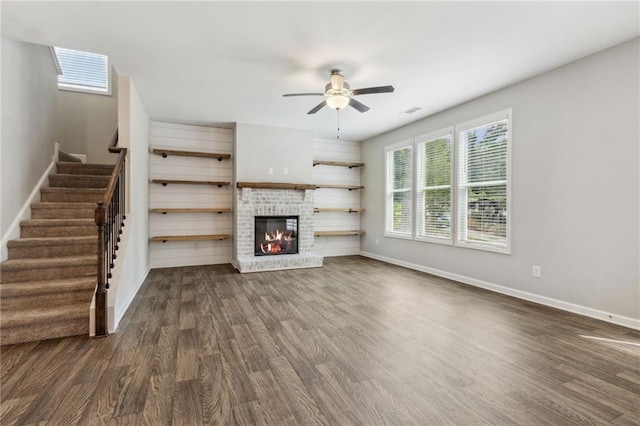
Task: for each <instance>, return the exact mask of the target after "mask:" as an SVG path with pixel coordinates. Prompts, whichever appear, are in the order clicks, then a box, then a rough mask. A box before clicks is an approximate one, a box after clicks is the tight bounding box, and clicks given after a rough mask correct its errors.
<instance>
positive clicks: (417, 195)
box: [413, 126, 457, 246]
mask: <svg viewBox="0 0 640 426" xmlns="http://www.w3.org/2000/svg"><path fill="white" fill-rule="evenodd" d="M447 136H449V137H450V138H451V164H450V166H449V173H451V179H450V184H449V185H448V186H449V191H450V199H451V218H450V221H449V226H450V236H449V237H448V238H446V237H431V236H424V235H419V233H418V232H419V230H420V229H423V228H424V217H425V212H424V201H423V197H424V193H425V190H426V189H427V187H424V186H422V182H418V179H419V178H420V173H421V170H422V169H423V168H424V164H423V160H424V159H423V156H422V154H421V153H422V145H423V144H425V143H426V142H429V141H432V140H434V139H440V138H444V137H447ZM414 145H415V147H414V152H415V155H414V156H415V163H416V164H415V169H414V170H415V176H414V182H415V183H414V185H415V191H414V203H415V212H414V224H415V226H414V229H413V234H414V239H415V240H416V241H424V242H429V243H436V244H445V245H450V246H451V245H453V240H454V236H455V233H456V227H455V218H456V216H457V215H456V208H455V207H456V197H455V191H454V190H455V173H454V169H455V167H454V164H455V159H456V149H455V147H456V138H455V133H454V126H449V127H447V128H444V129H441V130H436V131H435V132H430V133H427V134H424V135H420V136H418V137H416V138H415V140H414ZM430 189H435V188H433V187H431V188H430Z"/></svg>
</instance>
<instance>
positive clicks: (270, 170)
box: [267, 167, 273, 175]
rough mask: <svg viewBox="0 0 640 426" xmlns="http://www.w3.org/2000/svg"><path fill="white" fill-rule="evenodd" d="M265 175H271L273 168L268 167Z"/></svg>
mask: <svg viewBox="0 0 640 426" xmlns="http://www.w3.org/2000/svg"><path fill="white" fill-rule="evenodd" d="M267 173H269V174H270V175H272V174H273V167H269V168H268V169H267Z"/></svg>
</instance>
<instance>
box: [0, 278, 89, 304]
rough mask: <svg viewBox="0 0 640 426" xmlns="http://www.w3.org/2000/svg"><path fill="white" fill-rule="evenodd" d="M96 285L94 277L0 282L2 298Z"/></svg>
mask: <svg viewBox="0 0 640 426" xmlns="http://www.w3.org/2000/svg"><path fill="white" fill-rule="evenodd" d="M95 286H96V277H95V276H94V277H81V278H67V279H63V280H47V281H25V282H19V283H6V284H0V294H2V298H3V299H5V298H7V299H8V298H12V297H22V296H31V297H33V296H37V295H43V294H50V293H63V292H70V291H86V290H92V289H94V288H95Z"/></svg>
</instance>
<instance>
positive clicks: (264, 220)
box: [254, 216, 298, 256]
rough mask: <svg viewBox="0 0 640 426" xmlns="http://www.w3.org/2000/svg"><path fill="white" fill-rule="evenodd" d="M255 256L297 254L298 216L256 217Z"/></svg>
mask: <svg viewBox="0 0 640 426" xmlns="http://www.w3.org/2000/svg"><path fill="white" fill-rule="evenodd" d="M254 237H255V248H254V255H255V256H277V255H284V254H298V216H256V217H255V231H254Z"/></svg>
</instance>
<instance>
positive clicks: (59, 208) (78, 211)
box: [31, 202, 96, 219]
mask: <svg viewBox="0 0 640 426" xmlns="http://www.w3.org/2000/svg"><path fill="white" fill-rule="evenodd" d="M95 210H96V203H54V202H37V203H32V204H31V218H32V219H94V218H95Z"/></svg>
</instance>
